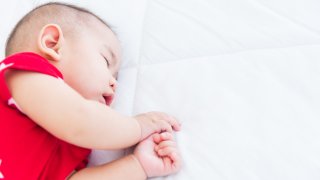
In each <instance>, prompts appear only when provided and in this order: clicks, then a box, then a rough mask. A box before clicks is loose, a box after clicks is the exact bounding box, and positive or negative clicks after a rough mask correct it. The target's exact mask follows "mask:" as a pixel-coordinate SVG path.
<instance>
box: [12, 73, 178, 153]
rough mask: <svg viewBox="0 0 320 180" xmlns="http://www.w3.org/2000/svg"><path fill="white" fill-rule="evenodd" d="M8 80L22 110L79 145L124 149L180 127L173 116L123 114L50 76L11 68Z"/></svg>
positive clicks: (56, 133)
mask: <svg viewBox="0 0 320 180" xmlns="http://www.w3.org/2000/svg"><path fill="white" fill-rule="evenodd" d="M6 80H7V83H8V87H9V90H10V92H11V94H12V96H13V98H14V99H15V101H16V102H17V104H18V106H19V108H20V109H21V111H22V112H23V113H25V114H26V115H27V116H29V117H30V118H31V119H32V120H33V121H35V122H36V123H37V124H39V125H40V126H42V127H43V128H44V129H46V130H47V131H49V132H50V133H51V134H53V135H54V136H56V137H58V138H60V139H62V140H64V141H67V142H69V143H72V144H75V145H77V146H81V147H86V148H94V149H118V148H124V147H129V146H132V145H134V144H136V143H137V142H139V141H140V140H142V139H143V138H144V137H146V136H148V135H150V134H151V133H154V132H160V131H162V130H165V131H171V130H172V129H171V126H173V128H174V129H177V128H179V127H178V125H177V124H178V123H177V121H175V120H174V119H173V120H172V119H171V118H167V119H164V117H161V116H159V115H154V114H152V116H150V115H148V114H145V115H142V116H137V117H136V118H132V117H127V116H123V115H121V114H119V113H117V112H116V111H114V110H112V109H111V108H109V107H107V106H105V105H103V104H101V103H98V102H96V101H92V100H87V99H85V98H83V97H82V96H81V95H80V94H78V93H77V92H76V91H75V90H73V89H72V88H71V87H69V86H68V85H67V84H66V83H65V82H63V81H61V80H58V79H56V78H54V77H51V76H48V75H43V74H40V73H34V72H25V71H10V72H8V73H7V74H6Z"/></svg>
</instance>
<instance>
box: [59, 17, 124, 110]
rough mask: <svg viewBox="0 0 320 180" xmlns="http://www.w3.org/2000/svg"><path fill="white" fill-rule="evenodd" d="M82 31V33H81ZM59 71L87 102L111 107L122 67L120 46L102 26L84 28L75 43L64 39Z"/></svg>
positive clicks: (99, 23)
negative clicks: (90, 101)
mask: <svg viewBox="0 0 320 180" xmlns="http://www.w3.org/2000/svg"><path fill="white" fill-rule="evenodd" d="M81 31H82V30H81ZM61 58H63V59H64V61H62V62H64V63H63V65H62V67H60V70H61V71H62V74H63V76H64V80H65V82H66V83H67V84H69V85H70V86H71V87H72V88H73V89H75V90H76V91H78V92H79V93H80V94H81V95H82V96H84V97H85V98H86V99H90V100H95V101H98V102H101V103H103V104H106V105H110V104H111V102H112V100H113V96H114V93H115V90H116V84H117V80H116V79H117V74H118V70H119V66H120V45H119V41H118V40H117V38H116V36H115V35H114V33H113V32H112V31H111V30H110V29H109V28H107V27H106V26H105V25H104V24H103V23H101V22H98V21H97V22H96V23H95V24H94V26H93V27H88V28H84V29H83V31H82V32H81V33H80V34H79V36H78V35H77V38H76V39H71V40H70V39H68V38H65V47H64V48H63V49H61Z"/></svg>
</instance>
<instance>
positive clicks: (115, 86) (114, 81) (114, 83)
mask: <svg viewBox="0 0 320 180" xmlns="http://www.w3.org/2000/svg"><path fill="white" fill-rule="evenodd" d="M109 86H110V87H111V88H112V90H113V92H114V91H115V90H116V88H117V80H116V79H115V78H114V77H111V79H110V84H109Z"/></svg>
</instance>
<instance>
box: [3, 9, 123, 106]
mask: <svg viewBox="0 0 320 180" xmlns="http://www.w3.org/2000/svg"><path fill="white" fill-rule="evenodd" d="M18 52H34V53H37V54H39V55H41V56H43V57H44V58H46V59H47V60H48V61H49V62H50V63H51V64H53V65H54V66H55V67H57V68H58V69H59V70H60V71H61V73H62V74H63V77H64V80H65V82H66V83H67V84H69V85H70V86H71V87H72V88H73V89H75V90H76V91H78V92H79V93H80V94H81V95H82V96H84V97H85V98H87V99H91V100H96V101H99V102H102V103H105V104H107V105H109V104H110V103H111V101H112V96H113V94H114V91H115V88H116V78H117V72H118V70H119V64H120V46H119V42H118V40H117V38H116V36H115V34H114V33H113V32H112V31H111V30H110V28H109V27H108V25H107V24H106V23H105V22H104V21H103V20H102V19H100V18H99V17H98V16H96V15H94V14H93V13H91V12H90V11H88V10H85V9H83V8H79V7H76V6H73V5H67V4H62V3H48V4H44V5H41V6H39V7H37V8H35V9H33V10H32V11H30V12H29V13H28V14H27V15H25V16H24V17H23V18H22V19H21V20H20V21H19V23H18V24H17V25H16V27H15V28H14V29H13V31H12V33H11V34H10V36H9V38H8V40H7V45H6V56H9V55H12V54H15V53H18Z"/></svg>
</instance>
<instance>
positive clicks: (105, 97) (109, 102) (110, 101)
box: [103, 95, 113, 106]
mask: <svg viewBox="0 0 320 180" xmlns="http://www.w3.org/2000/svg"><path fill="white" fill-rule="evenodd" d="M103 98H104V101H105V104H106V105H107V106H110V105H111V103H112V101H113V95H110V96H103Z"/></svg>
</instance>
